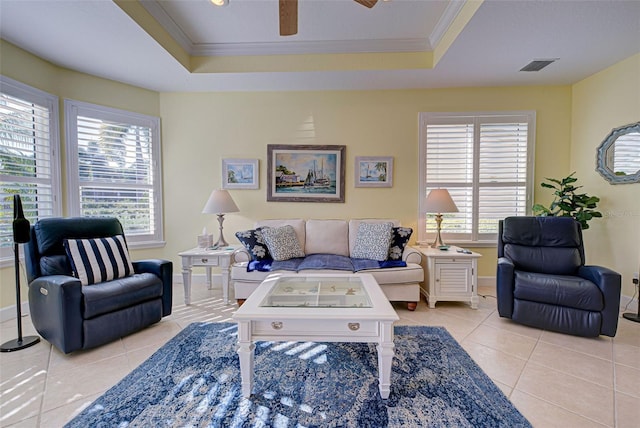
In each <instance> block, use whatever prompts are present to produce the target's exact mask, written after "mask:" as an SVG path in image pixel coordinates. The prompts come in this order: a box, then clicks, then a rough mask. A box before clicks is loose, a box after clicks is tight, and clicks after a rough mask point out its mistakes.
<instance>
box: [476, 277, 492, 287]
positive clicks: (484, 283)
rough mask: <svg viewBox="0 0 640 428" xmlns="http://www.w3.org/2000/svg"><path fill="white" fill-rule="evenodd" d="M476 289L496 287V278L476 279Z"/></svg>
mask: <svg viewBox="0 0 640 428" xmlns="http://www.w3.org/2000/svg"><path fill="white" fill-rule="evenodd" d="M478 287H493V288H495V287H496V277H495V276H479V277H478Z"/></svg>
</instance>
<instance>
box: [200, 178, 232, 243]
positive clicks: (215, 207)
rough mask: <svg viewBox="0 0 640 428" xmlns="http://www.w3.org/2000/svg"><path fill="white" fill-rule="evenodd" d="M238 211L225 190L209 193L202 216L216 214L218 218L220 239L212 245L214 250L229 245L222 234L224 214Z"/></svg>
mask: <svg viewBox="0 0 640 428" xmlns="http://www.w3.org/2000/svg"><path fill="white" fill-rule="evenodd" d="M238 211H240V210H239V209H238V206H237V205H236V203H235V202H233V198H231V195H230V194H229V192H227V191H226V190H221V189H216V190H214V191H213V192H211V195H210V196H209V199H208V200H207V203H206V204H205V206H204V208H203V209H202V213H203V214H216V215H217V216H218V223H219V224H220V228H219V229H220V237H219V238H218V242H216V243H215V244H213V245H214V246H215V247H216V248H220V247H226V246H227V245H229V244H228V243H227V241H225V239H224V235H223V234H222V222H224V215H225V214H226V213H236V212H238Z"/></svg>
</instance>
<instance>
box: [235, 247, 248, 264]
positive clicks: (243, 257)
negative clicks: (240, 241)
mask: <svg viewBox="0 0 640 428" xmlns="http://www.w3.org/2000/svg"><path fill="white" fill-rule="evenodd" d="M250 260H251V254H249V250H247V249H246V248H244V247H240V248H238V249H237V250H235V251H234V252H233V253H232V254H231V264H232V265H233V264H234V263H241V262H248V261H250Z"/></svg>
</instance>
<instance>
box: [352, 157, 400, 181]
mask: <svg viewBox="0 0 640 428" xmlns="http://www.w3.org/2000/svg"><path fill="white" fill-rule="evenodd" d="M355 186H356V187H393V157H382V156H370V157H364V156H358V157H356V165H355Z"/></svg>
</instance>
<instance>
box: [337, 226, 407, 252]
mask: <svg viewBox="0 0 640 428" xmlns="http://www.w3.org/2000/svg"><path fill="white" fill-rule="evenodd" d="M362 223H392V224H393V226H394V227H397V226H400V221H399V220H394V219H379V218H365V219H351V220H349V257H353V249H354V248H355V246H356V241H357V238H358V228H359V227H360V224H362Z"/></svg>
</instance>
